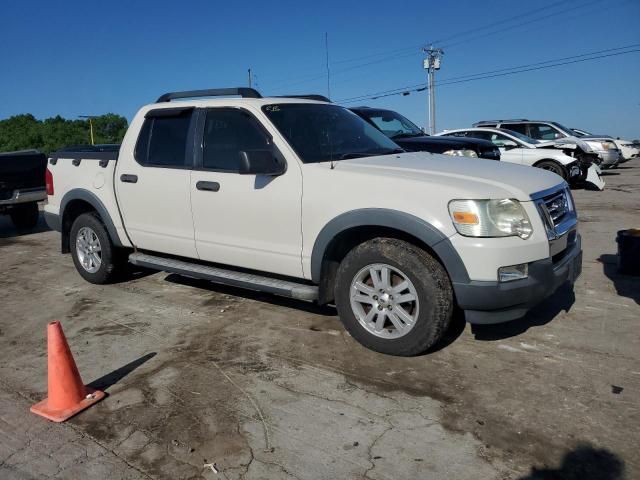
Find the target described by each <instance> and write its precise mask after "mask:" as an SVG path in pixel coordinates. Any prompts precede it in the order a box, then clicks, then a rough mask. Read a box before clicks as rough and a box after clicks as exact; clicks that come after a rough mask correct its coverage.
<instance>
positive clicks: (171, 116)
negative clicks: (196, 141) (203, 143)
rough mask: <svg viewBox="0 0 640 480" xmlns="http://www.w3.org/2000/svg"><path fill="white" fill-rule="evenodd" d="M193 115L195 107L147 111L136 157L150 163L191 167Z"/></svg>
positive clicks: (139, 161) (152, 165) (161, 165)
mask: <svg viewBox="0 0 640 480" xmlns="http://www.w3.org/2000/svg"><path fill="white" fill-rule="evenodd" d="M192 117H193V109H192V108H188V109H159V110H151V111H149V112H147V114H146V115H145V120H144V124H143V125H142V128H141V130H140V135H139V136H138V140H137V142H136V148H135V152H134V157H135V159H136V161H137V162H138V163H139V164H140V165H143V166H147V167H164V168H190V167H191V166H192V161H193V160H192V159H193V157H192V155H189V153H188V151H190V150H191V148H189V147H190V145H189V144H190V142H189V141H188V139H189V138H193V137H192V133H191V130H192V125H191V124H192Z"/></svg>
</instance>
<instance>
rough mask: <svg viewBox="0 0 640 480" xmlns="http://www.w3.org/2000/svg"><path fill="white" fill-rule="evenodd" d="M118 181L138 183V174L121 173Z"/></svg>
mask: <svg viewBox="0 0 640 480" xmlns="http://www.w3.org/2000/svg"><path fill="white" fill-rule="evenodd" d="M120 181H121V182H125V183H138V176H137V175H130V174H128V173H123V174H122V175H120Z"/></svg>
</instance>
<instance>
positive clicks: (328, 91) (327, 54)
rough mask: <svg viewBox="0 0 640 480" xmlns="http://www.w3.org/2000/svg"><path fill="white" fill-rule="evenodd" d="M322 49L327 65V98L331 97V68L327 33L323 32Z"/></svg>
mask: <svg viewBox="0 0 640 480" xmlns="http://www.w3.org/2000/svg"><path fill="white" fill-rule="evenodd" d="M324 51H325V60H326V67H327V98H331V70H330V69H329V34H328V33H327V32H324Z"/></svg>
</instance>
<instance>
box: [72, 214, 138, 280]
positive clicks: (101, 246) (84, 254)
mask: <svg viewBox="0 0 640 480" xmlns="http://www.w3.org/2000/svg"><path fill="white" fill-rule="evenodd" d="M69 249H70V251H71V256H72V257H73V263H74V265H75V266H76V270H78V273H79V274H80V276H81V277H82V278H84V279H85V280H86V281H87V282H90V283H95V284H99V285H101V284H105V283H111V282H113V281H115V280H116V279H117V278H118V277H119V276H120V275H121V274H122V273H123V272H124V270H125V267H126V259H124V258H123V257H124V255H123V254H122V252H120V251H118V250H117V249H116V248H115V247H114V245H113V242H112V241H111V238H110V237H109V234H108V233H107V229H106V228H105V226H104V225H103V223H102V221H101V220H100V217H99V216H98V215H97V214H96V213H83V214H82V215H80V216H78V218H76V219H75V221H74V222H73V225H71V232H70V235H69Z"/></svg>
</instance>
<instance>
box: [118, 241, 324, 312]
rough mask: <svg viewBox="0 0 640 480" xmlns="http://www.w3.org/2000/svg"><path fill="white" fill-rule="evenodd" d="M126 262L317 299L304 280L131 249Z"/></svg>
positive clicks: (295, 296)
mask: <svg viewBox="0 0 640 480" xmlns="http://www.w3.org/2000/svg"><path fill="white" fill-rule="evenodd" d="M129 262H131V263H132V264H134V265H137V266H140V267H146V268H151V269H154V270H161V271H164V272H169V273H177V274H179V275H184V276H187V277H192V278H199V279H202V280H209V281H211V282H214V283H221V284H223V285H231V286H233V287H240V288H246V289H249V290H257V291H260V292H268V293H273V294H274V295H280V296H282V297H290V298H295V299H298V300H306V301H309V302H312V301H314V300H317V299H318V287H316V286H314V285H306V284H304V283H296V282H290V281H287V280H279V279H275V278H270V277H265V276H262V275H255V274H252V273H243V272H236V271H233V270H225V269H223V268H216V267H209V266H206V265H200V264H198V263H191V262H185V261H183V260H175V259H172V258H164V257H156V256H155V255H148V254H146V253H132V254H131V255H129Z"/></svg>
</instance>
